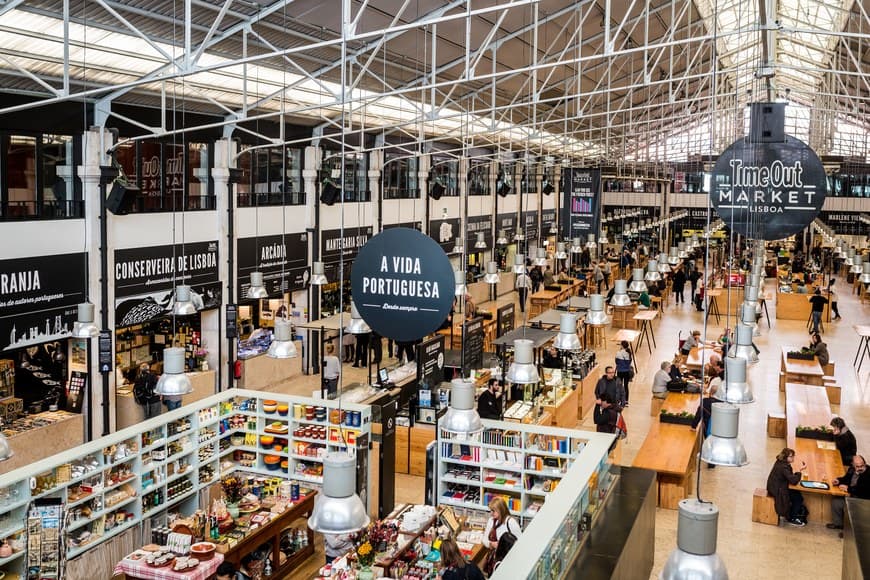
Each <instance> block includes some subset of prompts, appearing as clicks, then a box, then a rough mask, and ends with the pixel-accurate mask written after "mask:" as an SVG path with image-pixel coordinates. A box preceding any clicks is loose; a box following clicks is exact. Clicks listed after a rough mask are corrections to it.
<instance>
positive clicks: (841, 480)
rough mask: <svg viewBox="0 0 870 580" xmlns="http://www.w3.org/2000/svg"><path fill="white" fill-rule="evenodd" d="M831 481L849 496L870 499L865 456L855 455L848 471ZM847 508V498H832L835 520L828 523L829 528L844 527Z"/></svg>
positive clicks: (869, 484) (832, 511)
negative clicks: (844, 515) (844, 513)
mask: <svg viewBox="0 0 870 580" xmlns="http://www.w3.org/2000/svg"><path fill="white" fill-rule="evenodd" d="M831 483H833V484H834V485H836V486H837V487H839V488H840V489H841V490H842V491H845V492H848V493H849V497H855V498H859V499H870V472H868V471H867V462H866V461H864V457H863V456H861V455H856V456H855V457H853V458H852V465H851V466H850V467H849V469H848V470H847V471H846V473H844V474H843V475H841V476H840V477H838V478H837V479H835V480H834V481H832V482H831ZM845 509H846V500H845V498H843V497H839V496H838V497H832V498H831V519H833V520H834V521H833V522H831V523H829V524H828V528H830V529H832V530H842V529H843V512H844V511H845Z"/></svg>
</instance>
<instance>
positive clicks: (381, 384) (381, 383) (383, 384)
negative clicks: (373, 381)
mask: <svg viewBox="0 0 870 580" xmlns="http://www.w3.org/2000/svg"><path fill="white" fill-rule="evenodd" d="M390 386H391V384H390V373H388V372H387V369H386V368H379V369H378V384H377V387H378V388H379V389H388V388H390Z"/></svg>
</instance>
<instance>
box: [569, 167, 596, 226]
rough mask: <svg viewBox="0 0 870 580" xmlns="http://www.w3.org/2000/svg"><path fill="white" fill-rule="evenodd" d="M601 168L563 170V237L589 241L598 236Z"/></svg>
mask: <svg viewBox="0 0 870 580" xmlns="http://www.w3.org/2000/svg"><path fill="white" fill-rule="evenodd" d="M600 181H601V170H599V169H582V168H568V169H565V170H563V172H562V183H563V184H564V186H563V190H562V207H563V208H564V209H563V210H562V215H563V217H562V236H563V237H564V238H568V239H574V238H578V237H579V238H580V239H581V240H585V239H586V238H587V235H588V234H595V235H596V236H597V235H598V223H599V220H598V203H599V201H598V200H599V197H600V196H599V195H598V189H599V183H600Z"/></svg>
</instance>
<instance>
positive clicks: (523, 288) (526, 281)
mask: <svg viewBox="0 0 870 580" xmlns="http://www.w3.org/2000/svg"><path fill="white" fill-rule="evenodd" d="M514 287H515V288H516V289H517V296H518V297H519V299H520V312H525V311H526V298H528V296H529V289H530V288H531V287H532V279H531V278H529V275H528V274H526V272H525V270H524V271H522V272H520V273H519V274H517V279H516V282H515V283H514Z"/></svg>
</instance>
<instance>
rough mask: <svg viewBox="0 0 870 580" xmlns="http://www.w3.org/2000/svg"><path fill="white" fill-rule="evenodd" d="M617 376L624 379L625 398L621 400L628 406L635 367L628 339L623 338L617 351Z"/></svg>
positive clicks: (623, 404) (624, 405)
mask: <svg viewBox="0 0 870 580" xmlns="http://www.w3.org/2000/svg"><path fill="white" fill-rule="evenodd" d="M615 363H616V377H617V378H618V379H620V380H621V381H622V386H623V389H624V390H625V399H624V400H623V401H621V403H622V406H623V407H628V397H629V393H628V385H629V383H631V379H633V378H634V369H633V368H632V356H631V348H630V347H629V344H628V341H627V340H623V341H622V342H620V343H619V350H618V351H617V352H616V359H615Z"/></svg>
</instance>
